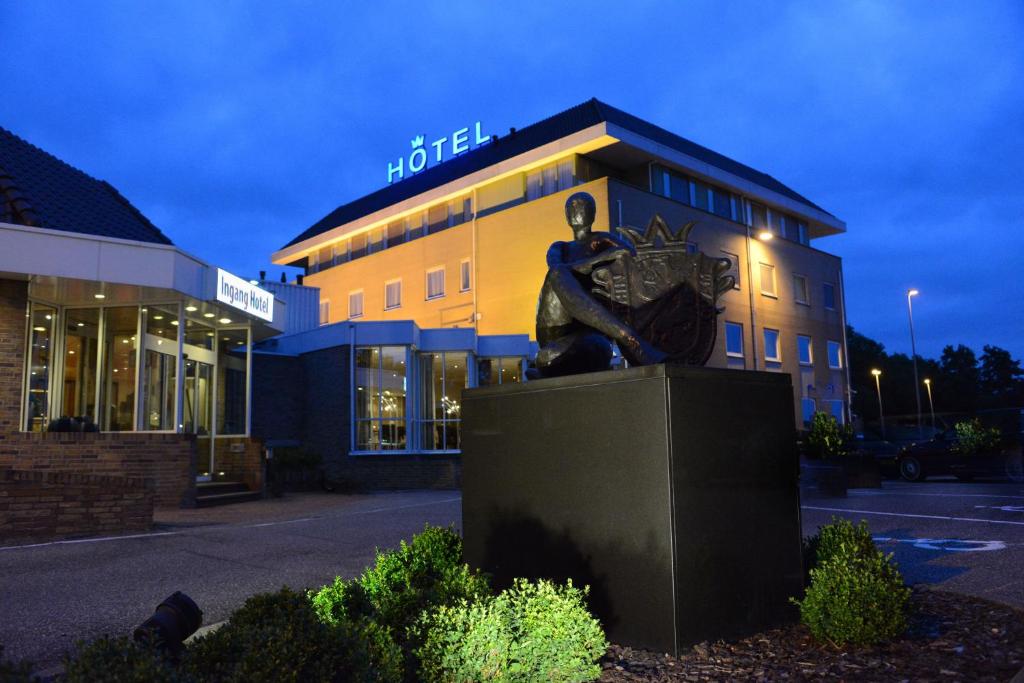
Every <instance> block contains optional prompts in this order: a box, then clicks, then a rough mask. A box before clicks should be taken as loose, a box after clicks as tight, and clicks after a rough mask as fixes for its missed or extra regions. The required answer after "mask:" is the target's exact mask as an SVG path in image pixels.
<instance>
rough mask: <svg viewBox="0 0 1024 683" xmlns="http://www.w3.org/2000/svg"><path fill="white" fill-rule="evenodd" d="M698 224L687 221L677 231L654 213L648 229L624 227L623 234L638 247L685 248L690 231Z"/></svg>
mask: <svg viewBox="0 0 1024 683" xmlns="http://www.w3.org/2000/svg"><path fill="white" fill-rule="evenodd" d="M695 225H696V223H694V222H690V223H686V224H685V225H683V226H682V227H681V228H679V230H677V231H676V232H675V233H673V232H672V230H671V229H670V228H669V227H668V223H666V222H665V219H664V218H662V217H661V216H659V215H658V214H654V217H653V218H652V219H651V222H650V223H648V224H647V229H646V230H645V231H644V232H642V233H641V232H640V231H639V230H637V229H636V228H623V232H624V233H625V234H624V235H623V236H624V237H625V238H626V239H627V240H629V242H630V243H632V245H633V246H634V247H635V248H636V249H655V248H658V247H659V246H661V247H671V246H677V245H678V246H681V247H682V248H685V246H686V242H687V238H688V237H689V236H690V231H691V230H693V227H694V226H695Z"/></svg>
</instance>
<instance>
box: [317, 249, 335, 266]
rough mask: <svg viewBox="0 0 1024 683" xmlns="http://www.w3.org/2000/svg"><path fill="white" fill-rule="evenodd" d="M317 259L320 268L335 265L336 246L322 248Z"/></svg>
mask: <svg viewBox="0 0 1024 683" xmlns="http://www.w3.org/2000/svg"><path fill="white" fill-rule="evenodd" d="M317 261H318V262H319V263H320V270H324V269H326V268H330V267H331V266H333V265H334V247H331V246H327V247H324V248H322V249H321V250H320V251H319V252H318V254H317Z"/></svg>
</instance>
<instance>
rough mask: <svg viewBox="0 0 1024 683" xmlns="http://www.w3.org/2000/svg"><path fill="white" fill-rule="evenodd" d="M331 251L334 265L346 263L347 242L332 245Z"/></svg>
mask: <svg viewBox="0 0 1024 683" xmlns="http://www.w3.org/2000/svg"><path fill="white" fill-rule="evenodd" d="M331 251H332V253H333V254H334V263H335V265H337V264H339V263H345V262H346V261H348V242H347V241H345V242H338V243H337V244H335V245H334V247H333V248H332V250H331Z"/></svg>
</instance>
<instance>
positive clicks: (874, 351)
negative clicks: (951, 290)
mask: <svg viewBox="0 0 1024 683" xmlns="http://www.w3.org/2000/svg"><path fill="white" fill-rule="evenodd" d="M846 335H847V336H846V343H847V354H848V356H849V363H850V384H851V388H852V389H853V391H854V394H853V399H852V409H853V412H854V414H856V415H860V416H862V417H864V418H865V419H867V420H877V419H878V395H877V393H876V389H875V377H874V375H872V374H871V370H872V369H877V370H881V371H882V375H881V378H880V380H881V385H882V403H883V408H884V411H885V414H886V415H887V416H888V415H912V414H916V412H917V404H916V402H915V400H914V363H913V360H912V359H911V357H910V356H908V355H906V354H904V353H893V354H889V353H886V351H885V346H884V345H883V344H881V343H880V342H877V341H875V340H874V339H871V338H869V337H866V336H865V335H863V334H860V333H859V332H857V331H855V330H854V329H853V327H849V326H848V327H847V328H846ZM917 374H918V379H919V382H920V387H919V389H920V391H921V412H922V414H924V415H925V416H926V419H927V415H928V412H929V409H928V392H927V389H926V388H925V386H924V380H925V378H927V379H930V380H931V390H932V400H933V402H934V404H935V412H936V414H939V413H957V414H970V413H974V412H976V411H978V410H986V409H994V408H1016V407H1024V370H1022V369H1021V364H1020V361H1019V360H1017V359H1015V358H1013V357H1012V356H1011V355H1010V352H1009V351H1007V350H1006V349H1002V348H999V347H998V346H989V345H985V347H984V348H983V349H982V354H981V356H980V357H978V356H977V354H975V352H974V350H973V349H971V348H970V347H968V346H964V345H963V344H957V345H956V346H952V345H948V346H946V347H945V348H944V349H943V350H942V355H941V356H940V357H939V358H938V359H932V358H923V357H922V356H920V355H919V356H918V357H917Z"/></svg>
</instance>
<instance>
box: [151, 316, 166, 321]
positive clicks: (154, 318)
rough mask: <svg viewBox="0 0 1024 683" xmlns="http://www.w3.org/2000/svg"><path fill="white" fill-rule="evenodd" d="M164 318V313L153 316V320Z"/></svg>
mask: <svg viewBox="0 0 1024 683" xmlns="http://www.w3.org/2000/svg"><path fill="white" fill-rule="evenodd" d="M163 319H164V317H163V316H162V315H154V316H153V320H163Z"/></svg>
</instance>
